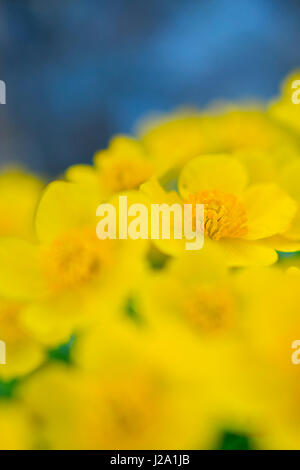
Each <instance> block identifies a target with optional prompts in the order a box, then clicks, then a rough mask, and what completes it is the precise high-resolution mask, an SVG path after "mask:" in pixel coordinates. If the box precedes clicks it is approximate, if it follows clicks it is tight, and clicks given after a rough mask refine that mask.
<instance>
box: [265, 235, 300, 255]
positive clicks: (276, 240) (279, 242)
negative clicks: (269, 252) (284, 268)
mask: <svg viewBox="0 0 300 470" xmlns="http://www.w3.org/2000/svg"><path fill="white" fill-rule="evenodd" d="M264 245H268V246H270V247H272V248H274V250H276V251H282V252H283V253H295V252H296V251H300V241H295V240H290V239H289V238H286V237H284V236H282V235H274V237H270V238H266V239H265V240H264Z"/></svg>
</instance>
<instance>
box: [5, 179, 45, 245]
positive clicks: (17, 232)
mask: <svg viewBox="0 0 300 470" xmlns="http://www.w3.org/2000/svg"><path fill="white" fill-rule="evenodd" d="M42 188H43V183H42V182H41V181H40V180H39V179H37V178H36V177H34V176H32V175H29V174H27V173H24V172H22V171H19V170H6V171H3V172H2V173H1V174H0V214H1V217H0V237H1V236H17V237H21V238H25V239H31V238H32V237H33V234H34V231H33V217H34V212H35V209H36V206H37V203H38V200H39V198H40V195H41V191H42Z"/></svg>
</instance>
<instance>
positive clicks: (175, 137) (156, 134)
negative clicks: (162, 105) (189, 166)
mask: <svg viewBox="0 0 300 470" xmlns="http://www.w3.org/2000/svg"><path fill="white" fill-rule="evenodd" d="M139 135H140V137H141V141H142V143H143V144H144V146H145V148H146V149H147V150H148V152H149V153H150V154H151V155H152V156H153V157H154V158H155V159H156V160H157V161H159V162H160V165H161V168H162V169H163V170H164V172H166V171H168V170H170V169H172V168H174V167H177V166H179V167H180V166H181V165H182V164H183V163H184V162H185V161H187V160H189V159H190V158H193V157H196V156H198V155H199V154H202V153H209V152H211V151H212V152H213V151H216V150H217V147H216V144H215V142H214V139H213V136H214V128H213V122H212V120H211V119H210V118H208V117H206V116H202V115H201V114H200V112H196V111H194V112H178V113H174V114H171V115H167V116H165V117H164V116H163V117H161V118H158V119H153V120H152V121H151V120H150V119H149V120H147V122H146V123H145V124H142V125H141V126H140V129H139Z"/></svg>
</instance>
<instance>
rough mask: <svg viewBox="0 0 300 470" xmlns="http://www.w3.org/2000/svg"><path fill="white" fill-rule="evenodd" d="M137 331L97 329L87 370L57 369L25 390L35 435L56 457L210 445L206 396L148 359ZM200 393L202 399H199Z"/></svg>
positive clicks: (85, 350) (86, 343) (86, 347)
mask: <svg viewBox="0 0 300 470" xmlns="http://www.w3.org/2000/svg"><path fill="white" fill-rule="evenodd" d="M139 333H140V332H138V331H135V332H133V331H131V332H130V333H128V332H127V331H126V325H125V324H123V327H122V330H121V329H120V330H119V331H118V332H117V333H115V332H114V331H113V329H110V330H105V331H103V329H101V328H97V329H96V330H95V331H93V332H90V333H89V334H88V335H87V336H85V337H84V338H82V339H81V341H80V344H79V346H78V347H77V351H76V356H77V361H78V363H80V364H81V365H82V367H83V370H82V371H79V369H75V370H74V369H70V368H69V369H63V368H58V367H52V368H50V369H47V370H44V371H42V372H41V373H39V374H38V375H36V376H35V377H32V379H31V380H29V381H28V383H26V384H25V386H24V388H23V391H22V397H23V399H24V401H25V402H26V405H27V408H28V410H29V411H30V412H31V413H32V414H33V416H36V417H37V419H36V422H37V429H36V434H37V435H39V436H41V441H42V446H44V447H46V448H50V449H173V448H176V449H185V448H196V447H198V446H200V447H208V446H209V445H211V442H212V431H211V430H210V426H209V421H208V419H207V414H206V411H205V408H204V406H203V401H202V400H201V390H200V389H199V388H196V387H195V381H194V380H193V378H192V377H190V378H189V381H187V380H186V381H182V380H181V381H180V380H179V379H178V376H174V375H172V374H170V372H169V371H168V370H167V369H166V368H164V367H162V366H161V365H160V363H159V361H154V360H151V359H150V357H148V359H147V358H146V355H145V349H146V348H144V347H143V342H142V336H143V333H141V337H139ZM199 392H200V393H199Z"/></svg>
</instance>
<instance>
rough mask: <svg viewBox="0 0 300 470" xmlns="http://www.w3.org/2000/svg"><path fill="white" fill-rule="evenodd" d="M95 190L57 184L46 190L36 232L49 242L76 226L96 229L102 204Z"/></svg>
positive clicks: (71, 184) (40, 205)
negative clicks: (97, 212) (98, 212)
mask: <svg viewBox="0 0 300 470" xmlns="http://www.w3.org/2000/svg"><path fill="white" fill-rule="evenodd" d="M100 202H101V201H100V200H99V197H98V195H97V191H96V190H95V188H89V187H86V186H85V185H81V184H76V183H65V182H63V181H56V182H54V183H51V184H49V186H48V187H47V188H46V190H45V192H44V194H43V196H42V198H41V201H40V204H39V206H38V210H37V214H36V231H37V236H38V238H39V239H40V240H41V241H46V242H49V241H51V240H53V239H55V238H57V237H58V236H59V235H61V234H63V233H65V232H67V231H69V230H70V229H73V228H75V227H78V228H82V227H87V226H94V227H96V223H97V219H96V209H97V207H98V205H99V204H100Z"/></svg>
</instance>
